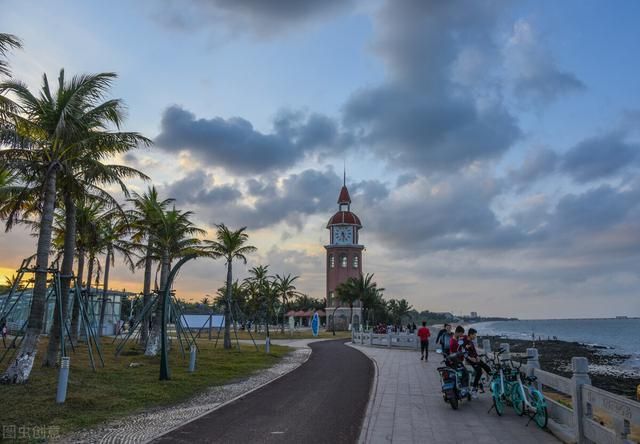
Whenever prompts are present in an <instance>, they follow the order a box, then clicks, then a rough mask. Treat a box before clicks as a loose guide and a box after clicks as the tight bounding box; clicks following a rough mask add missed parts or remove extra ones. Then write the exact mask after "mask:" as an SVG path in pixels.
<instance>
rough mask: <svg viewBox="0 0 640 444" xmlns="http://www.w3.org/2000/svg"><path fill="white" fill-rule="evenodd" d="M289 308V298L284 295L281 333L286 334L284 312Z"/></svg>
mask: <svg viewBox="0 0 640 444" xmlns="http://www.w3.org/2000/svg"><path fill="white" fill-rule="evenodd" d="M286 308H287V298H286V296H285V295H282V328H281V329H280V333H282V334H284V311H285V309H286Z"/></svg>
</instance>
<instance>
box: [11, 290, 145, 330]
mask: <svg viewBox="0 0 640 444" xmlns="http://www.w3.org/2000/svg"><path fill="white" fill-rule="evenodd" d="M132 295H134V293H128V292H123V291H117V290H109V291H107V304H106V305H105V311H104V324H103V332H102V334H103V335H113V334H115V331H116V323H117V322H118V321H119V320H120V308H121V304H122V298H123V297H125V296H127V297H130V296H132ZM32 296H33V289H31V288H28V289H26V290H24V291H16V292H15V293H13V295H12V297H11V298H9V293H5V294H0V308H1V307H9V306H12V307H13V308H12V309H11V313H10V315H9V316H7V317H6V321H7V327H8V328H9V331H11V332H15V331H18V330H20V329H22V327H23V326H24V325H25V322H26V321H27V319H28V318H29V311H30V309H31V298H32ZM69 296H70V299H71V300H74V297H73V292H72V291H71V292H70V294H69ZM102 296H103V292H102V290H98V289H96V288H93V287H92V288H91V295H90V298H89V304H88V305H87V308H88V311H89V313H88V314H89V317H90V318H91V319H92V321H93V322H92V327H93V328H94V329H95V330H96V331H97V329H98V322H99V321H98V320H99V319H100V309H101V307H102ZM70 304H73V303H70ZM54 308H55V297H49V298H48V299H47V302H46V304H45V306H44V315H43V317H44V319H43V320H44V332H45V333H49V330H50V329H51V326H52V325H53V313H54ZM69 313H70V311H69ZM78 327H79V326H78ZM80 334H81V335H82V334H84V332H83V331H82V330H80Z"/></svg>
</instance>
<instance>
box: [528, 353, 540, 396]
mask: <svg viewBox="0 0 640 444" xmlns="http://www.w3.org/2000/svg"><path fill="white" fill-rule="evenodd" d="M537 368H538V369H539V368H540V360H539V359H538V349H537V348H528V349H527V375H528V376H535V374H536V369H537ZM535 386H536V387H537V388H538V389H540V384H538V383H536V384H535Z"/></svg>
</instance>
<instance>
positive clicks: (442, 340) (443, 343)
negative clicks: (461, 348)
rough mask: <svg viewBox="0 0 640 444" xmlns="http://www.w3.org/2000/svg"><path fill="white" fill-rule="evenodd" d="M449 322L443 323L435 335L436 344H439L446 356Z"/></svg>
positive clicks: (449, 334) (449, 339)
mask: <svg viewBox="0 0 640 444" xmlns="http://www.w3.org/2000/svg"><path fill="white" fill-rule="evenodd" d="M451 336H453V335H452V333H451V324H444V326H443V328H442V329H441V330H440V331H439V332H438V336H436V344H440V348H441V349H442V353H443V354H444V355H445V356H446V355H448V354H449V347H450V345H451V344H450V341H451Z"/></svg>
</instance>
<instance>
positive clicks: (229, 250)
mask: <svg viewBox="0 0 640 444" xmlns="http://www.w3.org/2000/svg"><path fill="white" fill-rule="evenodd" d="M216 227H217V231H216V240H213V241H211V240H209V241H205V243H206V244H208V246H209V255H210V256H211V257H213V258H216V259H218V258H224V260H225V261H226V265H227V284H226V290H227V294H226V298H227V304H226V305H225V308H224V348H225V349H230V348H231V331H230V325H229V321H230V309H231V307H230V305H231V297H232V295H231V288H232V284H231V283H232V282H233V271H232V263H233V261H234V260H240V261H242V262H244V263H245V264H246V263H247V255H248V254H250V253H253V252H255V251H256V250H257V249H256V247H254V246H252V245H246V243H247V241H248V240H249V235H248V234H247V233H245V230H246V229H247V227H242V228H240V229H239V230H236V231H232V230H230V229H229V228H227V226H226V225H224V224H219V225H216Z"/></svg>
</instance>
